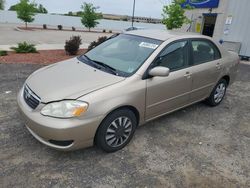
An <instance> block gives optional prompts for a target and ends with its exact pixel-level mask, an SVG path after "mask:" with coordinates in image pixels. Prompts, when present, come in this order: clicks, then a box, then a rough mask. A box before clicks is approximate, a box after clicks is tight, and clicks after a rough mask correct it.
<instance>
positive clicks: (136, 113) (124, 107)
mask: <svg viewBox="0 0 250 188" xmlns="http://www.w3.org/2000/svg"><path fill="white" fill-rule="evenodd" d="M120 109H129V110H130V111H132V112H133V113H134V114H135V117H136V121H137V123H136V126H138V125H139V123H140V113H139V110H138V109H137V108H136V107H134V106H132V105H123V106H119V107H117V108H114V109H112V110H111V111H110V112H109V113H108V114H107V115H106V116H105V117H104V118H103V120H102V121H101V123H100V124H99V126H98V128H97V129H96V132H95V137H94V144H96V135H97V132H98V130H99V128H100V126H101V124H102V122H103V121H104V120H105V119H106V118H107V117H108V116H109V115H110V114H111V113H113V112H115V111H117V110H120Z"/></svg>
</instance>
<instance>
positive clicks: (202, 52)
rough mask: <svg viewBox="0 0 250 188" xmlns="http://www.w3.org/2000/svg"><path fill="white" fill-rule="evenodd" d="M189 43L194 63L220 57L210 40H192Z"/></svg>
mask: <svg viewBox="0 0 250 188" xmlns="http://www.w3.org/2000/svg"><path fill="white" fill-rule="evenodd" d="M191 44H192V50H193V64H194V65H198V64H201V63H205V62H209V61H214V60H216V59H220V58H221V56H220V52H219V50H218V49H217V47H216V46H215V45H214V44H213V43H212V42H210V41H206V40H193V41H192V42H191Z"/></svg>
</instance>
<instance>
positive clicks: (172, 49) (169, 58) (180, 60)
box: [157, 41, 188, 71]
mask: <svg viewBox="0 0 250 188" xmlns="http://www.w3.org/2000/svg"><path fill="white" fill-rule="evenodd" d="M187 53H188V42H187V41H179V42H175V43H173V44H170V45H169V46H167V47H166V48H165V49H164V50H163V51H162V52H161V54H160V56H159V60H158V63H157V66H163V67H167V68H169V69H170V71H174V70H178V69H182V68H184V67H186V66H187V64H188V58H187Z"/></svg>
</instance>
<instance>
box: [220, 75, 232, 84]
mask: <svg viewBox="0 0 250 188" xmlns="http://www.w3.org/2000/svg"><path fill="white" fill-rule="evenodd" d="M221 79H224V80H226V82H227V85H229V84H230V76H229V75H224V76H223V77H222V78H221Z"/></svg>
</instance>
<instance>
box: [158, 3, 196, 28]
mask: <svg viewBox="0 0 250 188" xmlns="http://www.w3.org/2000/svg"><path fill="white" fill-rule="evenodd" d="M185 2H186V0H173V2H172V4H170V5H166V6H164V7H163V14H162V16H163V20H162V23H163V24H165V25H166V27H167V29H170V30H172V29H177V28H181V27H182V25H183V24H186V23H190V22H191V20H189V19H188V18H187V17H186V16H185V9H192V7H191V6H190V5H185V6H184V3H185Z"/></svg>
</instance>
